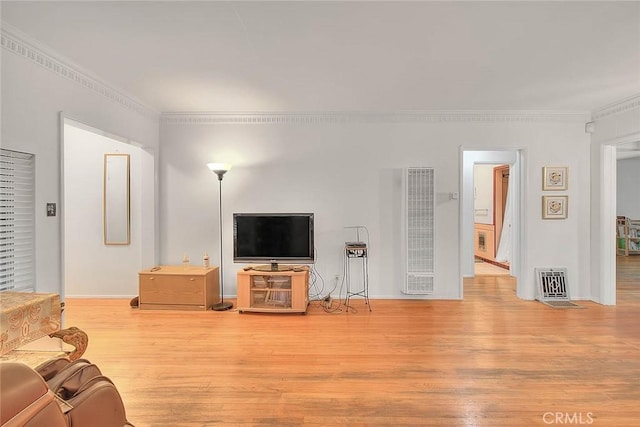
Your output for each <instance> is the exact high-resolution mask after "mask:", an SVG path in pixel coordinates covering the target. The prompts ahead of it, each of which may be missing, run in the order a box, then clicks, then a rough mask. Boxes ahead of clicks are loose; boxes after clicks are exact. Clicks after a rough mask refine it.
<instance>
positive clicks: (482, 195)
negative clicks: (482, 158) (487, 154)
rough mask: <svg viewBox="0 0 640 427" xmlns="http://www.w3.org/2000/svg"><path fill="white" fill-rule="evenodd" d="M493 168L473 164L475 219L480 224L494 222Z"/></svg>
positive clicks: (492, 166) (491, 166)
mask: <svg viewBox="0 0 640 427" xmlns="http://www.w3.org/2000/svg"><path fill="white" fill-rule="evenodd" d="M493 168H494V165H474V166H473V189H474V191H473V195H474V202H473V208H474V221H475V222H477V223H479V224H493Z"/></svg>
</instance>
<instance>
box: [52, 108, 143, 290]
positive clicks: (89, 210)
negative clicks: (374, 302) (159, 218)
mask: <svg viewBox="0 0 640 427" xmlns="http://www.w3.org/2000/svg"><path fill="white" fill-rule="evenodd" d="M61 122H62V123H61V127H62V138H61V140H62V147H61V149H62V150H61V151H62V153H61V156H62V159H63V166H62V174H61V175H62V184H61V185H62V200H61V204H62V207H63V208H62V209H61V210H60V212H61V218H60V219H61V222H62V239H61V240H62V251H61V252H62V260H61V269H62V289H61V291H62V294H63V295H64V296H69V297H131V296H135V295H137V293H138V289H137V287H138V280H137V273H138V271H140V270H141V269H142V267H143V266H144V265H147V263H150V264H149V265H153V264H152V263H153V262H154V261H153V260H154V258H155V249H154V247H155V238H154V236H155V231H154V228H155V227H154V226H155V213H154V212H155V208H154V205H155V196H154V182H155V180H154V156H153V154H152V153H151V152H150V151H147V150H145V149H143V148H142V147H140V146H139V145H136V144H134V143H132V142H131V141H128V140H126V139H123V138H120V137H117V136H114V135H112V134H108V133H107V132H104V131H101V130H99V129H96V128H93V127H91V126H88V125H85V124H83V123H81V122H78V121H75V120H72V119H69V118H65V117H62V118H61ZM108 153H111V154H113V153H119V154H127V155H129V156H130V169H129V173H130V180H129V183H128V184H129V190H130V194H129V196H130V197H129V202H130V210H129V221H130V229H131V240H130V242H129V243H128V244H122V245H115V246H114V245H106V244H105V241H104V223H103V220H104V182H105V181H104V180H105V179H106V176H105V173H104V167H105V154H108ZM145 190H147V191H148V193H147V194H145V193H144V192H145ZM149 226H151V227H152V228H149ZM105 266H108V268H109V274H97V273H96V272H99V271H101V270H102V269H104V268H105ZM87 278H90V280H87Z"/></svg>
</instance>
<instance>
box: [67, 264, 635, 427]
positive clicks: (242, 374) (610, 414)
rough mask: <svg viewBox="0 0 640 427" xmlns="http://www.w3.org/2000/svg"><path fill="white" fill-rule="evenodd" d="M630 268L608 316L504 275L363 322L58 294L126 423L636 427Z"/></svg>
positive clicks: (388, 307) (394, 305)
mask: <svg viewBox="0 0 640 427" xmlns="http://www.w3.org/2000/svg"><path fill="white" fill-rule="evenodd" d="M638 261H640V257H639V258H638ZM622 270H624V269H622ZM639 271H640V269H638V265H636V266H635V267H632V266H630V267H629V268H628V269H627V270H626V273H625V272H621V274H623V275H625V277H624V278H621V280H622V282H621V283H623V285H621V286H622V289H620V290H619V292H618V305H617V306H614V307H605V306H600V305H597V304H594V303H589V302H580V304H581V305H582V306H583V307H584V309H554V308H550V307H547V306H545V305H543V304H541V303H538V302H535V301H521V300H518V299H517V298H516V297H515V292H514V283H513V281H512V280H511V279H510V278H508V277H501V278H496V279H495V280H494V281H493V282H491V281H487V280H483V281H482V283H481V284H476V283H474V282H473V281H469V282H468V283H466V285H465V300H464V301H415V300H402V301H397V300H394V301H391V300H373V301H372V302H371V303H372V307H373V311H372V312H369V311H368V310H366V309H365V306H364V302H363V301H362V299H353V300H352V303H353V306H354V308H356V309H357V311H354V312H349V313H348V314H347V313H345V312H344V311H341V312H337V313H333V314H329V313H326V312H324V311H323V310H322V309H321V308H320V307H319V305H318V303H313V304H312V305H311V307H310V309H309V312H308V314H307V315H300V314H292V315H272V314H251V313H245V314H239V313H237V312H233V311H230V312H213V311H208V312H179V311H140V310H136V309H131V308H129V305H128V300H84V299H67V302H66V304H67V308H66V310H65V312H66V322H67V324H68V325H74V326H78V327H80V328H82V329H83V330H85V331H86V332H87V333H88V334H89V339H90V341H89V347H88V349H87V352H86V353H85V356H84V357H86V358H88V359H89V360H91V361H92V362H95V363H97V364H98V366H99V367H100V368H101V369H102V371H103V373H104V374H105V375H107V376H109V377H111V378H112V379H113V380H114V382H115V383H116V385H117V387H118V389H119V390H120V392H121V394H122V397H123V399H124V402H125V405H126V409H127V415H128V418H129V420H130V421H131V422H132V423H134V424H135V425H136V426H137V427H140V426H214V425H220V426H223V425H224V426H239V425H270V426H298V425H316V426H335V425H349V426H358V425H362V426H365V425H387V426H406V425H421V426H509V427H519V426H537V425H540V426H545V425H552V424H555V425H560V423H559V422H558V419H557V418H556V417H557V416H559V417H560V419H561V420H563V421H564V424H569V422H568V421H572V422H573V424H574V425H577V424H578V422H577V421H578V420H580V421H581V424H582V425H596V426H637V425H638V422H639V420H640V327H639V322H640V291H639V290H640V275H639ZM485 279H486V278H485ZM549 421H552V423H550V422H549Z"/></svg>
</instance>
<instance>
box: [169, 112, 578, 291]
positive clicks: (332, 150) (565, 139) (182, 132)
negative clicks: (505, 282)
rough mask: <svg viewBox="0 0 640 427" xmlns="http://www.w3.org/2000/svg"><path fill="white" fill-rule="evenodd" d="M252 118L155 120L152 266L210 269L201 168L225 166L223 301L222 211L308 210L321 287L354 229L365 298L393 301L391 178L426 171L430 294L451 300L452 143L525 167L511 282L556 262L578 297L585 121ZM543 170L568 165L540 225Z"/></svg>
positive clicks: (210, 224) (456, 163) (454, 255)
mask: <svg viewBox="0 0 640 427" xmlns="http://www.w3.org/2000/svg"><path fill="white" fill-rule="evenodd" d="M257 116H258V117H256V118H252V117H246V118H242V117H240V118H237V119H227V118H225V117H215V116H213V117H206V115H205V116H198V117H196V118H194V120H190V119H188V118H185V119H181V118H178V119H173V118H172V117H171V116H165V120H164V122H163V123H162V125H161V135H162V141H161V142H162V144H161V156H160V163H161V164H160V176H161V182H160V184H161V210H162V214H163V215H162V218H161V228H162V230H163V232H162V236H161V256H160V257H161V262H163V263H176V262H180V259H181V257H182V254H183V253H184V252H185V251H186V252H188V253H190V254H196V255H199V254H201V253H202V252H203V251H205V250H207V251H209V254H210V255H211V259H212V263H214V264H217V263H218V261H217V260H218V256H219V254H218V252H219V251H218V249H217V248H218V238H217V236H218V227H217V224H218V209H217V197H218V190H217V180H216V177H215V176H214V175H212V174H211V172H209V171H208V169H207V168H206V166H205V164H206V163H207V162H208V161H212V160H216V161H228V162H231V163H233V164H234V168H233V169H232V170H231V171H230V172H229V173H228V174H227V175H225V178H224V181H223V195H224V213H223V215H224V217H223V221H224V232H225V236H226V240H225V242H224V254H225V265H224V271H225V278H224V279H225V284H226V286H225V293H226V294H227V295H234V294H235V292H236V286H235V282H236V280H235V272H236V271H237V270H238V269H239V268H241V267H242V266H241V265H235V264H233V262H232V260H231V254H232V242H231V239H230V237H231V235H232V229H231V226H232V224H231V216H232V213H233V212H242V211H265V212H267V211H311V212H315V214H316V246H317V249H318V260H317V264H316V267H317V270H318V271H319V272H320V273H321V274H322V276H323V277H324V279H325V281H326V282H330V281H331V278H332V277H333V276H334V275H335V274H337V273H341V272H342V256H341V254H342V245H343V243H344V242H345V241H346V240H353V236H352V235H351V234H349V233H352V231H349V230H345V229H344V228H343V227H344V226H348V225H356V224H360V225H365V226H367V227H368V229H369V231H370V236H371V241H370V243H371V248H370V251H371V252H370V259H369V278H370V294H371V296H372V297H377V298H402V297H403V294H402V293H401V287H402V281H401V277H402V268H401V266H400V262H399V256H398V254H399V252H400V247H399V244H400V238H399V236H400V234H399V225H400V221H399V215H400V206H399V205H400V202H399V201H400V200H401V198H400V197H399V191H400V173H399V171H400V170H401V169H402V168H405V167H408V166H433V167H435V172H436V176H435V183H436V192H437V202H436V204H437V206H436V236H435V238H436V260H435V261H436V267H435V271H436V283H435V287H436V293H435V294H434V295H433V297H434V298H459V297H460V296H461V295H460V280H459V279H460V275H461V272H460V265H459V259H460V255H461V250H460V238H459V230H460V223H459V216H460V206H459V201H458V200H450V199H449V193H450V192H459V191H460V188H461V185H460V176H461V174H460V169H461V163H460V162H461V158H460V147H461V146H464V147H465V148H468V149H486V148H493V149H499V148H507V149H508V148H512V149H520V148H524V149H526V151H527V160H526V161H527V162H528V164H527V167H526V170H527V171H528V174H527V175H526V176H525V181H526V182H525V183H524V186H525V188H526V189H528V192H527V194H526V195H525V202H526V206H525V212H524V216H525V218H526V222H525V225H524V229H525V233H526V234H527V236H529V239H528V240H527V243H526V245H527V246H526V248H524V250H525V251H526V253H527V259H526V264H525V265H524V268H525V270H524V272H523V274H525V275H527V278H529V281H530V282H531V281H532V280H533V268H534V267H535V266H548V265H554V266H566V267H567V268H569V271H570V274H571V275H572V283H573V284H574V287H575V289H572V293H573V295H575V296H576V297H578V298H589V296H590V287H589V274H588V272H589V248H588V246H589V230H588V224H589V214H588V206H589V195H588V188H589V187H588V185H579V184H580V183H585V182H588V181H589V162H588V156H589V144H588V141H589V138H588V135H587V134H586V133H585V131H584V121H585V120H586V119H587V117H584V116H580V117H571V118H562V117H550V118H548V119H540V118H539V117H536V116H531V117H526V116H523V117H520V118H519V119H518V120H511V119H505V118H503V117H494V116H490V115H489V116H487V117H484V118H482V117H481V118H479V119H478V120H469V119H468V118H466V117H462V116H460V117H453V116H452V117H450V118H448V119H447V120H439V119H438V120H436V119H427V120H424V121H420V122H416V121H413V120H411V119H406V120H405V121H404V122H403V119H402V118H400V119H398V117H397V116H394V120H384V118H382V119H380V118H376V119H375V120H371V121H366V122H365V123H363V122H361V121H358V120H351V119H350V117H349V116H345V117H337V118H336V119H335V120H324V119H323V118H322V116H309V117H308V118H307V119H305V120H298V119H297V118H296V117H290V116H287V115H282V116H280V117H275V118H274V117H273V116H270V117H268V118H264V117H262V116H260V115H257ZM454 116H455V115H454ZM207 123H210V124H207ZM254 123H255V124H254ZM545 165H566V166H569V167H570V170H571V178H570V179H571V187H570V188H571V189H570V191H569V194H570V199H571V201H570V208H569V209H570V213H569V219H567V220H564V221H555V222H553V221H543V220H542V219H541V195H542V191H541V182H542V178H541V173H542V172H541V171H542V167H543V166H545ZM472 206H473V205H471V211H470V212H471V221H473V212H472ZM472 239H473V238H472V237H471V240H472ZM558 242H562V244H558ZM192 258H196V259H197V257H196V256H193V255H192ZM326 286H329V284H327V285H326ZM527 296H528V297H530V298H532V297H533V294H532V293H531V292H529V293H528V295H527Z"/></svg>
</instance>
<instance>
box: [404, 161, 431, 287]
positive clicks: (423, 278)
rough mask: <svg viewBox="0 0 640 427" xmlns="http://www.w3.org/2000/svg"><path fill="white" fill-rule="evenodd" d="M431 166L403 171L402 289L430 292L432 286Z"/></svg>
mask: <svg viewBox="0 0 640 427" xmlns="http://www.w3.org/2000/svg"><path fill="white" fill-rule="evenodd" d="M434 209H435V185H434V170H433V168H408V169H406V170H405V174H404V212H403V214H402V216H403V222H404V227H403V228H404V230H403V232H404V243H403V245H404V248H403V249H404V252H405V254H404V259H405V261H406V263H405V266H406V271H405V280H404V289H403V292H404V293H406V294H416V295H421V294H432V293H433V289H434V283H433V281H434V257H433V255H434V229H435V227H434Z"/></svg>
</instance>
